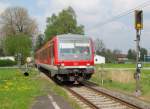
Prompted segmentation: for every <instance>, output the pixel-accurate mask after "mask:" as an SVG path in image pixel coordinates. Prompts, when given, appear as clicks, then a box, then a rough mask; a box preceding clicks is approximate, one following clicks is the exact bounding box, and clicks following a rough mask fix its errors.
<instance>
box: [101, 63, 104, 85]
mask: <svg viewBox="0 0 150 109" xmlns="http://www.w3.org/2000/svg"><path fill="white" fill-rule="evenodd" d="M103 71H104V69H103V64H101V84H102V86H103V84H104V80H103V74H104V73H103Z"/></svg>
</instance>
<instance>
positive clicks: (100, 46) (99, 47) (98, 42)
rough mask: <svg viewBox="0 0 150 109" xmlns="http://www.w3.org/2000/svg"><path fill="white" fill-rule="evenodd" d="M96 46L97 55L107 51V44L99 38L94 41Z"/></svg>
mask: <svg viewBox="0 0 150 109" xmlns="http://www.w3.org/2000/svg"><path fill="white" fill-rule="evenodd" d="M94 45H95V52H96V53H100V52H102V51H103V50H104V49H105V44H104V43H103V41H102V40H100V39H99V38H97V39H96V40H95V41H94Z"/></svg>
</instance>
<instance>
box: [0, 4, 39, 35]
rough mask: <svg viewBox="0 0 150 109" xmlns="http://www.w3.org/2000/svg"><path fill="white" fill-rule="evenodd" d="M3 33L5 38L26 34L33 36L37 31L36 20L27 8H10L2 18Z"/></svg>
mask: <svg viewBox="0 0 150 109" xmlns="http://www.w3.org/2000/svg"><path fill="white" fill-rule="evenodd" d="M0 23H1V24H2V32H3V33H5V36H11V35H16V34H20V33H23V34H26V35H28V36H32V35H33V34H35V31H36V30H37V24H36V22H35V20H33V19H31V18H30V17H29V15H28V12H27V10H26V9H25V8H22V7H9V8H7V9H6V10H5V11H4V12H3V13H2V14H1V16H0Z"/></svg>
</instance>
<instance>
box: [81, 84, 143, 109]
mask: <svg viewBox="0 0 150 109" xmlns="http://www.w3.org/2000/svg"><path fill="white" fill-rule="evenodd" d="M82 84H83V85H84V86H85V87H87V88H89V89H91V90H93V91H94V92H96V93H99V94H102V95H104V96H107V97H109V98H111V99H113V100H115V101H117V102H120V103H121V104H123V105H126V106H128V107H130V108H132V109H143V108H141V107H139V106H137V105H134V104H132V103H130V102H127V101H125V100H123V99H121V98H118V97H115V96H113V95H110V94H108V93H105V92H102V91H100V90H97V89H95V88H93V87H91V86H90V84H95V83H91V82H84V83H82Z"/></svg>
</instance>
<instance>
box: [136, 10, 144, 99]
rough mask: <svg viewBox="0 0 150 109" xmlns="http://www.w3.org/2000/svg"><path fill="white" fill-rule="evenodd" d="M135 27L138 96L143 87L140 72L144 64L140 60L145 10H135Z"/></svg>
mask: <svg viewBox="0 0 150 109" xmlns="http://www.w3.org/2000/svg"><path fill="white" fill-rule="evenodd" d="M135 29H136V53H137V55H136V71H135V73H134V78H135V80H136V91H135V94H136V96H140V95H141V87H140V73H141V68H142V64H141V62H140V35H141V30H142V29H143V11H142V10H135Z"/></svg>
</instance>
